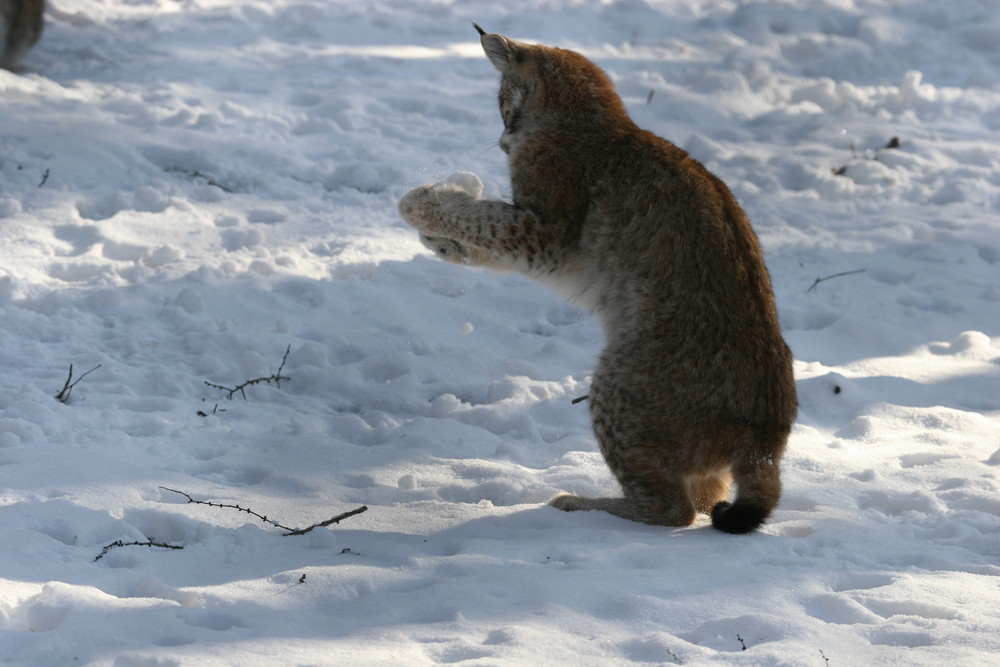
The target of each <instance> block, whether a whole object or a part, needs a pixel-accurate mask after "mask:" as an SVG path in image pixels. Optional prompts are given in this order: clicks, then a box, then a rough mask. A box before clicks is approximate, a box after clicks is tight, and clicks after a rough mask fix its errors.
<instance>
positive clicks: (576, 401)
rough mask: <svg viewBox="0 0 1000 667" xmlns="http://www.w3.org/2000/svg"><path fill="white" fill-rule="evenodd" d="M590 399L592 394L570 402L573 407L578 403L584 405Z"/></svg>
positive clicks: (578, 397)
mask: <svg viewBox="0 0 1000 667" xmlns="http://www.w3.org/2000/svg"><path fill="white" fill-rule="evenodd" d="M588 398H590V394H587V395H586V396H577V397H576V398H574V399H573V400H572V401H570V403H572V404H573V405H576V404H577V403H583V402H584V401H586V400H587V399H588Z"/></svg>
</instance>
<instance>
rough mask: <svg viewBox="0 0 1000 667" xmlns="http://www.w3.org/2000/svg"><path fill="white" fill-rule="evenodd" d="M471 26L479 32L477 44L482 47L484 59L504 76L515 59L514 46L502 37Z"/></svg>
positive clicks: (515, 49)
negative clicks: (487, 59) (484, 54)
mask: <svg viewBox="0 0 1000 667" xmlns="http://www.w3.org/2000/svg"><path fill="white" fill-rule="evenodd" d="M472 25H473V27H475V29H476V30H478V31H479V42H480V43H481V44H482V45H483V51H485V52H486V57H487V58H489V59H490V62H491V63H493V66H494V67H496V68H497V69H498V70H500V73H501V74H506V73H507V70H509V69H510V66H511V63H513V62H514V59H515V57H516V54H517V46H516V44H515V43H514V42H512V41H511V40H509V39H507V38H506V37H504V36H503V35H495V34H491V33H487V32H486V31H485V30H483V29H482V28H480V27H479V26H478V25H477V24H476V23H475V22H473V24H472Z"/></svg>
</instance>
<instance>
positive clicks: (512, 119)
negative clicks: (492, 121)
mask: <svg viewBox="0 0 1000 667" xmlns="http://www.w3.org/2000/svg"><path fill="white" fill-rule="evenodd" d="M504 115H505V116H506V118H504V128H505V129H506V130H507V131H508V132H516V131H517V126H518V125H520V124H521V110H520V109H514V110H513V111H511V112H510V113H507V114H504Z"/></svg>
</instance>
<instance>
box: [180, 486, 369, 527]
mask: <svg viewBox="0 0 1000 667" xmlns="http://www.w3.org/2000/svg"><path fill="white" fill-rule="evenodd" d="M160 488H161V489H163V490H164V491H170V492H171V493H177V494H180V495H182V496H184V497H185V498H187V501H188V503H193V504H195V505H208V506H209V507H224V508H227V509H233V510H236V511H238V512H246V513H247V514H249V515H250V516H255V517H257V518H258V519H260V520H261V521H263V522H264V523H269V524H271V525H272V526H274V527H275V528H280V529H281V530H284V531H286V532H284V533H282V535H284V536H286V537H287V536H289V535H305V534H306V533H308V532H310V531H311V530H313V529H314V528H325V527H327V526H329V525H331V524H335V523H340V522H341V521H343V520H344V519H347V518H350V517H352V516H355V515H357V514H361V513H362V512H367V511H368V507H367V506H366V505H362V506H361V507H359V508H357V509H353V510H351V511H349V512H344V513H343V514H338V515H337V516H335V517H333V518H332V519H327V520H326V521H321V522H320V523H314V524H313V525H311V526H307V527H306V528H289V527H288V526H283V525H281V524H280V523H278V522H277V521H275V520H273V519H269V518H267V516H265V515H263V514H258V513H257V512H254V511H253V510H252V509H249V508H247V507H241V506H240V505H232V504H229V503H213V502H211V501H208V500H195V499H194V498H192V497H191V495H190V494H188V493H185V492H183V491H178V490H177V489H170V488H167V487H165V486H161V487H160Z"/></svg>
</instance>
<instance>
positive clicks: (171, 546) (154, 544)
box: [94, 538, 184, 563]
mask: <svg viewBox="0 0 1000 667" xmlns="http://www.w3.org/2000/svg"><path fill="white" fill-rule="evenodd" d="M115 547H159V548H161V549H183V548H184V547H182V546H179V545H176V544H164V543H163V542H154V541H153V538H149V540H147V541H146V542H122V541H121V540H115V541H114V542H112V543H111V544H109V545H108V546H106V547H104V548H103V549H101V553H99V554H97V557H96V558H94V562H95V563H96V562H97V561H99V560H101V559H102V558H104V557H105V556H106V555H107V554H108V552H109V551H111V550H112V549H114V548H115Z"/></svg>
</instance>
